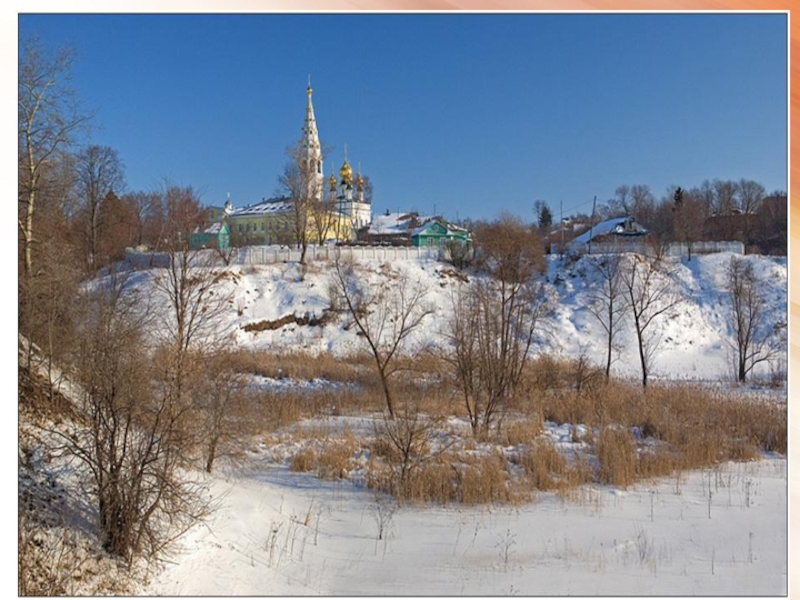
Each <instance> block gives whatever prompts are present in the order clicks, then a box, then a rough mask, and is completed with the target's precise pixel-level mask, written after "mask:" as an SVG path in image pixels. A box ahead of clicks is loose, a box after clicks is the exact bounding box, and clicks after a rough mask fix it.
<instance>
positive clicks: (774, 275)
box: [136, 253, 787, 381]
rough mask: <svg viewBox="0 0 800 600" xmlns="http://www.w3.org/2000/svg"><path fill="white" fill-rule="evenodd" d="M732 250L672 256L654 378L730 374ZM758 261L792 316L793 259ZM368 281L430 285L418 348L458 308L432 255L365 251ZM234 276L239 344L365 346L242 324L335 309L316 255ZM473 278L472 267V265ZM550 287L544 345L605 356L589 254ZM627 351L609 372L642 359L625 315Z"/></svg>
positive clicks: (339, 326) (227, 320) (312, 331)
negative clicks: (671, 288)
mask: <svg viewBox="0 0 800 600" xmlns="http://www.w3.org/2000/svg"><path fill="white" fill-rule="evenodd" d="M731 256H732V255H731V254H730V253H719V254H709V255H697V256H693V257H692V260H691V261H687V260H686V259H685V257H683V258H680V259H665V262H666V263H667V264H669V265H670V266H671V268H672V270H673V272H674V274H673V277H674V279H675V281H676V289H677V291H678V292H679V293H680V294H681V296H682V297H683V299H684V301H683V302H682V303H681V304H680V305H679V306H678V307H677V309H676V310H675V311H674V313H673V314H671V315H669V316H666V317H665V318H663V319H660V320H659V321H658V324H657V325H654V328H656V327H657V330H658V337H659V338H660V341H659V345H658V351H657V353H656V355H655V359H654V364H653V370H652V373H651V377H652V378H653V379H681V380H685V379H689V380H705V381H720V380H730V379H731V375H732V374H731V367H730V363H731V360H730V349H731V344H732V342H733V332H732V329H731V327H730V323H729V320H730V319H729V314H728V308H727V298H726V294H725V290H724V286H725V280H724V274H725V268H726V266H727V264H728V263H729V261H730V260H731ZM742 258H743V259H744V260H747V261H750V262H752V263H753V264H754V267H755V269H754V270H755V272H756V274H757V276H758V277H759V279H760V282H761V284H762V289H763V291H764V292H765V294H766V299H767V307H766V308H767V313H768V318H767V321H768V322H769V323H770V324H773V323H777V322H779V321H780V322H784V323H785V322H786V319H787V315H786V306H787V265H786V258H785V257H775V258H773V257H763V256H755V255H749V256H745V257H742ZM358 268H359V271H360V274H361V276H362V277H363V279H364V281H365V282H366V283H368V284H369V285H371V286H384V287H386V286H388V287H389V289H391V286H392V285H394V281H396V280H397V278H398V277H403V276H405V277H407V278H408V279H409V280H410V281H412V282H413V283H414V284H415V285H420V286H422V287H424V288H425V289H426V290H427V293H426V295H425V299H424V304H425V306H426V307H429V308H432V313H431V314H430V315H429V316H428V317H426V319H425V320H424V321H423V326H422V327H421V328H420V329H419V330H418V331H416V332H415V334H414V335H412V336H410V338H409V339H408V340H407V344H406V346H405V348H404V350H405V351H406V352H409V353H413V352H416V351H418V350H419V349H420V348H422V347H425V346H429V345H431V344H437V343H441V342H440V340H441V335H440V334H441V332H442V331H443V330H444V328H445V327H446V321H447V315H448V314H450V312H451V306H452V304H451V302H452V293H453V292H454V291H455V290H456V289H457V288H458V287H459V286H460V285H462V281H461V279H460V277H458V276H454V275H453V273H454V271H453V269H452V267H451V266H450V265H447V264H445V263H441V262H437V261H435V260H432V259H424V258H422V259H408V260H400V261H395V262H394V263H392V264H389V263H386V262H385V261H382V260H377V259H368V260H363V261H361V262H360V263H359V266H358ZM228 270H229V276H228V277H226V278H225V280H224V281H223V282H222V284H221V287H220V290H219V293H221V294H224V295H228V294H230V297H231V300H230V302H229V308H228V310H227V312H226V314H225V315H224V318H223V321H222V322H221V323H220V325H219V328H220V329H223V330H225V331H230V332H232V335H233V338H234V340H235V343H236V344H238V345H239V346H241V347H246V348H253V349H269V350H278V351H280V350H294V351H304V352H309V353H311V354H318V353H331V354H334V355H336V356H347V355H349V354H352V353H353V352H355V351H359V350H365V349H366V347H365V345H364V343H363V340H361V339H360V338H359V337H358V336H357V335H356V331H355V328H352V327H346V325H347V323H348V321H347V319H346V317H343V318H341V319H334V320H333V321H332V322H329V323H328V324H326V325H325V326H324V327H320V326H299V325H295V324H291V325H286V326H284V327H282V328H280V329H276V330H265V331H253V332H246V331H244V330H243V329H242V328H243V327H244V326H245V325H248V324H255V323H259V322H261V321H265V320H267V321H274V320H277V319H279V318H281V317H284V316H286V315H291V314H294V315H297V316H303V315H305V314H309V315H314V316H316V317H321V316H322V315H323V312H324V311H325V310H326V309H327V308H329V307H330V305H331V298H330V291H329V290H330V286H331V281H332V280H331V275H330V273H331V265H330V264H329V263H326V262H324V261H320V262H312V263H310V264H309V266H308V268H307V269H306V273H305V274H304V275H303V276H302V277H301V275H302V273H301V270H300V267H299V265H297V264H296V263H278V264H271V265H247V266H232V267H228ZM159 272H160V270H159V269H153V270H150V271H145V272H140V273H137V280H136V281H137V285H138V286H140V287H142V288H143V289H144V290H146V291H147V295H148V296H149V297H151V301H152V302H154V303H156V306H159V302H160V303H161V304H160V305H161V306H163V307H164V308H165V309H166V306H167V304H166V298H164V297H163V296H162V297H159V294H158V292H157V291H155V290H153V289H152V281H153V278H154V277H157V276H159ZM466 276H467V277H473V276H474V275H472V274H470V273H469V272H467V273H466ZM547 280H548V282H549V283H548V290H549V293H550V294H552V295H553V296H554V304H555V311H554V314H553V317H552V325H553V327H552V330H553V331H554V332H556V333H554V334H548V335H545V336H543V337H542V338H541V339H540V340H539V347H538V350H539V351H541V352H549V353H552V354H556V355H560V356H577V355H579V354H580V353H581V352H583V353H584V354H586V356H588V357H589V358H590V359H591V360H592V361H593V362H594V363H596V364H598V365H600V364H603V362H604V359H605V345H606V340H605V337H604V336H605V331H604V330H603V328H602V327H601V325H600V324H599V323H598V322H597V321H596V320H595V318H594V317H593V316H592V315H591V314H590V313H589V311H588V310H587V309H586V307H585V306H586V302H587V297H588V295H589V293H590V292H591V290H592V289H593V288H596V286H598V285H600V284H601V282H600V281H599V279H598V278H597V276H596V274H595V273H594V272H593V269H592V268H591V266H590V265H589V263H588V262H587V258H586V257H584V258H580V259H578V260H576V261H575V260H573V259H569V258H565V259H562V258H560V257H558V256H550V257H549V267H548V273H547ZM617 342H618V343H619V345H620V347H621V352H620V353H619V355H618V356H617V357H616V360H615V361H614V364H613V366H612V370H613V372H614V374H615V375H617V376H621V377H631V378H635V377H638V370H639V363H638V360H639V359H638V354H637V350H636V343H635V333H634V331H633V328H632V326H631V325H630V323H629V322H623V323H622V329H621V330H620V332H619V337H618V339H617ZM757 375H759V376H762V377H765V376H768V375H769V366H768V365H761V368H760V370H759V371H758V372H757Z"/></svg>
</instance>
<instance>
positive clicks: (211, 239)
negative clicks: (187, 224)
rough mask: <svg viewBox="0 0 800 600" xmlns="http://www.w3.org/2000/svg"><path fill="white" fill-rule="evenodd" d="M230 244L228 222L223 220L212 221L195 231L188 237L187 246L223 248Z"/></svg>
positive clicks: (198, 248) (193, 247)
mask: <svg viewBox="0 0 800 600" xmlns="http://www.w3.org/2000/svg"><path fill="white" fill-rule="evenodd" d="M230 245H231V234H230V231H229V230H228V224H227V223H225V222H224V221H223V222H220V223H212V224H211V225H209V226H208V227H207V228H206V229H204V230H203V231H196V232H194V233H193V234H192V235H191V236H190V237H189V247H190V248H191V249H192V250H201V249H203V248H216V249H218V250H225V249H227V248H228V247H229V246H230Z"/></svg>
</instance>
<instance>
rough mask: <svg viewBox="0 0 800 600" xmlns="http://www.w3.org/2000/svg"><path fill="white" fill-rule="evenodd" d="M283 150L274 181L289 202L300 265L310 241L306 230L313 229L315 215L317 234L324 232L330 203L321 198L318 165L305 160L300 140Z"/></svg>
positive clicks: (329, 226) (329, 212)
mask: <svg viewBox="0 0 800 600" xmlns="http://www.w3.org/2000/svg"><path fill="white" fill-rule="evenodd" d="M286 154H287V155H288V157H289V162H288V163H286V165H285V166H284V169H283V173H282V174H281V175H280V177H279V178H278V183H279V184H280V187H281V190H282V191H283V193H284V194H286V195H287V196H288V197H289V199H290V200H291V202H292V217H291V226H292V233H293V234H294V240H295V243H296V244H297V247H298V248H300V264H301V265H304V264H305V260H306V251H307V250H308V244H309V241H310V235H309V233H310V232H311V231H313V227H314V225H315V223H316V221H315V218H316V219H319V223H318V224H319V227H318V228H317V233H318V235H320V234H321V233H324V235H327V232H328V231H329V230H330V228H331V226H332V225H333V223H332V221H331V211H330V210H328V209H329V208H332V207H331V206H328V204H327V203H326V202H327V201H325V200H324V199H323V195H324V189H323V188H324V185H323V182H322V178H321V176H318V172H317V168H318V165H317V164H316V163H315V161H313V160H312V161H308V160H306V156H305V154H304V148H303V143H302V142H301V143H298V144H297V145H295V146H290V147H289V148H287V150H286ZM323 160H324V156H323ZM315 215H316V216H315ZM320 230H322V231H320Z"/></svg>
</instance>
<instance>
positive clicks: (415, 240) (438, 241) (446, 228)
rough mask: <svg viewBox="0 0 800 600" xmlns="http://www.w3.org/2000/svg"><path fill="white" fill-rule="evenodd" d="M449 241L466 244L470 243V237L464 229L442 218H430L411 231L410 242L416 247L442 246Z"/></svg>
mask: <svg viewBox="0 0 800 600" xmlns="http://www.w3.org/2000/svg"><path fill="white" fill-rule="evenodd" d="M451 241H456V242H460V243H462V244H465V245H468V244H471V243H472V237H471V236H470V233H469V231H467V230H466V229H464V228H462V227H458V226H456V225H453V224H452V223H448V222H447V221H445V220H444V219H432V220H430V221H428V222H427V223H424V224H423V225H421V226H420V227H417V228H416V229H415V230H414V231H413V232H412V233H411V244H412V245H413V246H416V247H423V246H427V247H439V248H443V247H445V246H447V244H448V243H449V242H451Z"/></svg>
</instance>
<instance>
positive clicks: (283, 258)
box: [125, 246, 448, 269]
mask: <svg viewBox="0 0 800 600" xmlns="http://www.w3.org/2000/svg"><path fill="white" fill-rule="evenodd" d="M337 253H339V255H340V256H341V257H342V258H353V259H355V260H367V259H375V260H384V261H390V262H391V261H396V260H409V259H420V258H427V259H433V260H440V259H444V258H446V257H447V255H448V252H447V249H446V248H438V247H419V248H417V247H414V246H309V247H308V248H307V250H306V260H307V261H320V260H322V261H325V260H333V259H335V258H336V254H337ZM198 254H201V255H205V257H206V258H207V259H208V261H209V262H212V263H218V264H222V263H223V262H224V258H227V261H228V262H229V263H230V264H233V265H270V264H275V263H282V262H299V261H300V254H301V251H300V250H299V249H298V248H287V247H281V246H245V247H244V248H230V249H229V250H226V251H217V250H199V251H198ZM223 255H224V258H223ZM169 256H170V255H169V253H167V252H143V251H139V250H134V249H132V248H128V249H126V250H125V260H126V261H127V262H128V263H129V264H130V265H131V266H133V267H134V268H136V269H150V268H164V267H167V266H169Z"/></svg>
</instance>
